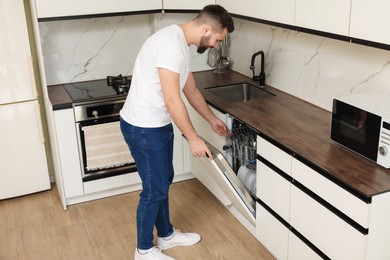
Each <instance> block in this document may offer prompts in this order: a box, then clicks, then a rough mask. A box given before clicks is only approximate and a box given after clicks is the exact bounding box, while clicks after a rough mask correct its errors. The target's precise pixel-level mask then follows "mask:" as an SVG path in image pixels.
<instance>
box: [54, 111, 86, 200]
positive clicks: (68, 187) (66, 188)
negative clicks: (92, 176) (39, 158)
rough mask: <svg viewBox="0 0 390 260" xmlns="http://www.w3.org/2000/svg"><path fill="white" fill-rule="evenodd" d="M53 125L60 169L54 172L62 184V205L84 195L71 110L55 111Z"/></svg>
mask: <svg viewBox="0 0 390 260" xmlns="http://www.w3.org/2000/svg"><path fill="white" fill-rule="evenodd" d="M54 124H55V128H56V140H57V153H56V154H58V156H59V158H55V159H57V160H59V164H58V165H59V167H60V169H58V171H59V172H56V181H57V182H58V183H62V187H61V190H63V193H62V194H61V193H60V197H61V200H62V201H63V203H64V204H68V203H67V202H66V201H67V199H68V198H71V197H76V196H81V195H83V194H84V188H83V182H82V176H81V165H80V153H79V148H78V145H77V133H76V125H75V122H74V115H73V108H69V109H63V110H55V111H54ZM58 179H60V180H58ZM64 206H65V205H64Z"/></svg>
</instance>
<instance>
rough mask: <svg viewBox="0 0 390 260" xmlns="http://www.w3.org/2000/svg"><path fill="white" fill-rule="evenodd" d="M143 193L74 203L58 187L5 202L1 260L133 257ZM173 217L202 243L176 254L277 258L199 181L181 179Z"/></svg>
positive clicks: (0, 219)
mask: <svg viewBox="0 0 390 260" xmlns="http://www.w3.org/2000/svg"><path fill="white" fill-rule="evenodd" d="M138 197H139V192H132V193H127V194H123V195H119V196H114V197H109V198H105V199H100V200H95V201H91V202H86V203H81V204H77V205H71V206H69V207H68V210H66V211H64V210H63V208H62V206H61V203H60V201H59V198H58V194H57V190H56V189H55V187H54V188H53V189H51V190H49V191H45V192H40V193H36V194H32V195H28V196H23V197H19V198H14V199H8V200H3V201H0V259H1V260H15V259H23V260H24V259H26V260H34V259H39V260H42V259H50V260H55V259H82V260H88V259H93V260H95V259H109V260H114V259H133V255H134V249H135V245H136V228H135V211H136V205H137V201H138ZM170 205H171V221H172V223H173V224H174V226H175V227H176V228H179V229H180V230H182V231H184V232H186V231H194V232H198V233H200V234H201V236H202V240H201V242H200V243H198V244H196V245H194V246H190V247H176V248H172V249H169V250H167V251H165V252H166V254H168V255H170V256H172V257H174V258H176V259H183V260H184V259H185V260H187V259H207V260H208V259H232V260H233V259H234V260H236V259H274V258H273V257H272V256H271V254H270V253H269V252H268V251H267V250H266V249H265V248H264V247H263V246H262V245H261V244H260V243H259V242H258V241H257V240H256V239H255V238H254V237H253V236H252V235H251V234H250V233H249V232H248V231H247V230H246V229H245V228H244V227H243V226H242V225H241V224H240V223H239V222H238V221H237V220H236V219H235V218H234V217H233V216H232V215H231V214H230V212H229V211H227V210H226V209H225V208H224V207H223V206H222V204H221V203H219V201H218V200H217V199H216V198H215V197H214V196H213V195H212V194H211V193H210V192H209V191H208V190H207V189H206V188H205V187H204V186H203V185H202V184H201V183H200V182H199V181H197V180H195V179H193V180H189V181H184V182H179V183H175V184H173V185H172V187H171V191H170Z"/></svg>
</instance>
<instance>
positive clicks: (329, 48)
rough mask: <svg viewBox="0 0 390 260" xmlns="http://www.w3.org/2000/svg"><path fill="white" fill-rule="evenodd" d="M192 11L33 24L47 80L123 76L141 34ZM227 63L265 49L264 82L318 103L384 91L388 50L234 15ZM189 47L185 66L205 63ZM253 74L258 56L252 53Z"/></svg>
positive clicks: (389, 77) (389, 86) (242, 68)
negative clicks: (189, 61)
mask: <svg viewBox="0 0 390 260" xmlns="http://www.w3.org/2000/svg"><path fill="white" fill-rule="evenodd" d="M194 16H195V15H194V14H150V15H134V16H125V17H106V18H94V19H82V20H70V21H55V22H41V23H40V24H39V28H40V34H41V42H42V50H43V55H44V64H45V73H46V80H47V83H48V84H49V85H52V84H59V83H67V82H75V81H84V80H91V79H101V78H105V77H106V76H107V75H118V74H120V73H122V74H123V75H131V73H132V69H133V63H134V60H135V57H136V55H137V52H138V50H139V49H140V47H141V45H142V43H143V42H144V41H145V39H146V38H147V37H148V36H149V35H150V34H152V33H153V32H154V31H156V30H158V29H160V28H162V27H164V26H167V25H169V24H172V23H177V24H180V23H184V22H187V21H189V20H191V19H192V18H193V17H194ZM235 26H236V29H235V31H234V32H233V33H232V34H231V50H230V58H231V60H233V62H234V63H233V69H234V70H236V71H238V72H240V73H242V74H245V75H247V76H252V72H251V71H250V70H249V65H250V59H251V57H252V54H253V53H255V52H257V51H259V50H263V51H264V52H265V73H266V84H268V85H271V86H273V87H275V88H278V89H280V90H282V91H284V92H287V93H289V94H291V95H294V96H296V97H298V98H300V99H303V100H305V101H307V102H310V103H312V104H315V105H317V106H319V107H322V108H324V109H326V110H329V111H330V110H331V107H332V100H333V98H334V97H338V96H344V95H350V94H352V93H358V92H365V91H370V90H378V91H381V92H384V93H387V94H389V95H390V52H389V51H385V50H380V49H375V48H371V47H365V46H361V45H356V44H352V43H348V42H342V41H338V40H333V39H329V38H324V37H319V36H314V35H309V34H305V33H300V32H296V31H291V30H286V29H282V28H277V27H272V26H268V25H262V24H258V23H254V22H249V21H244V20H240V19H235ZM206 61H207V54H203V55H199V54H197V53H196V48H194V47H193V48H192V68H193V71H200V70H206V69H210V67H209V66H208V65H207V64H206ZM255 66H256V73H259V69H260V57H259V56H258V57H257V58H256V63H255Z"/></svg>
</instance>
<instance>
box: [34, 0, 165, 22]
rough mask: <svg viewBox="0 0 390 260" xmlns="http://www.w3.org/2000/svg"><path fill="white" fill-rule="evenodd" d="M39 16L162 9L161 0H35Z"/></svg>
mask: <svg viewBox="0 0 390 260" xmlns="http://www.w3.org/2000/svg"><path fill="white" fill-rule="evenodd" d="M35 4H36V9H37V15H38V18H50V17H63V16H78V15H93V14H104V13H121V12H133V11H145V10H159V9H162V1H161V0H143V1H137V0H112V1H96V0H83V1H78V0H67V1H64V0H35Z"/></svg>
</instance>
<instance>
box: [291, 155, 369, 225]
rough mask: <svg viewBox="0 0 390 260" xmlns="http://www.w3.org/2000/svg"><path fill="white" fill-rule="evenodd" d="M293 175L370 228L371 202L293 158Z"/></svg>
mask: <svg viewBox="0 0 390 260" xmlns="http://www.w3.org/2000/svg"><path fill="white" fill-rule="evenodd" d="M291 170H292V172H291V175H292V177H293V179H294V180H296V181H299V182H300V183H301V184H302V185H304V186H305V187H306V188H308V189H310V190H312V191H315V193H316V194H317V195H319V196H320V197H321V198H323V199H324V200H326V201H327V202H329V203H330V204H332V206H334V207H335V208H337V209H338V210H340V211H341V212H343V213H344V214H345V215H347V216H348V217H350V218H351V219H353V220H354V221H356V222H357V223H358V224H359V225H361V226H362V227H364V228H368V225H369V220H370V204H368V203H366V202H364V201H362V200H361V199H359V198H358V197H356V196H354V195H352V194H351V193H350V192H348V191H346V190H345V189H342V188H340V186H338V185H337V184H335V183H334V182H332V181H329V180H328V179H326V178H325V177H324V176H322V175H321V174H319V173H317V172H316V171H315V170H313V169H312V168H310V167H308V166H307V165H305V164H304V163H302V162H300V161H299V160H297V159H295V158H293V159H292V167H291Z"/></svg>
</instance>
